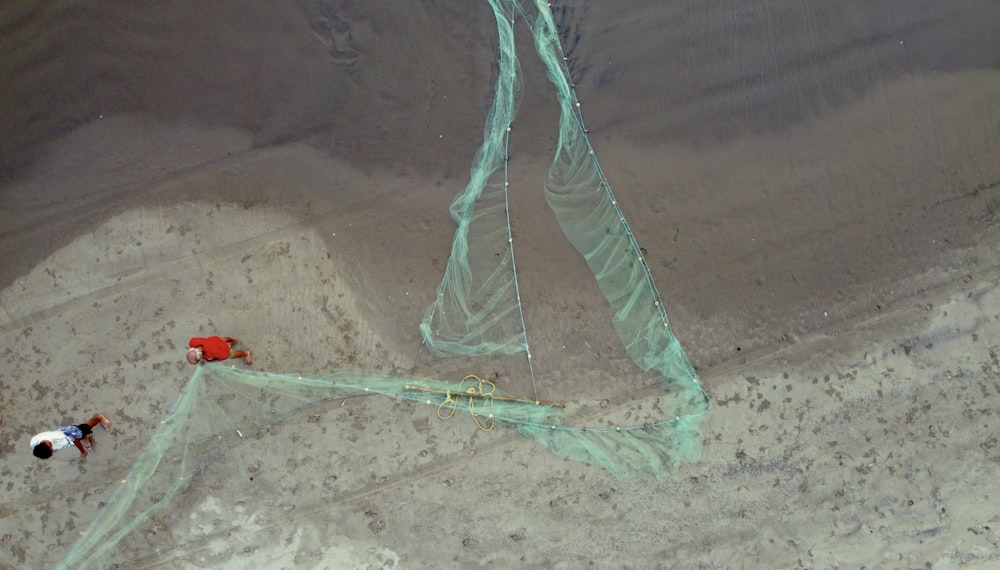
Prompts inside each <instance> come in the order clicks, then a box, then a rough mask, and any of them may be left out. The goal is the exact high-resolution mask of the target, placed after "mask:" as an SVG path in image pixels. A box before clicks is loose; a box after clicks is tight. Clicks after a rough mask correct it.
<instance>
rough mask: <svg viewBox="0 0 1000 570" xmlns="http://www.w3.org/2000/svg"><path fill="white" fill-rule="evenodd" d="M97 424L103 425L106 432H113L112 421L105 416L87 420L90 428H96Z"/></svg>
mask: <svg viewBox="0 0 1000 570" xmlns="http://www.w3.org/2000/svg"><path fill="white" fill-rule="evenodd" d="M97 424H101V426H102V427H104V431H111V420H109V419H108V418H106V417H104V414H97V415H96V416H94V417H92V418H90V419H89V420H87V425H88V426H90V427H92V428H93V427H96V426H97Z"/></svg>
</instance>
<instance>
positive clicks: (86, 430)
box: [76, 424, 94, 437]
mask: <svg viewBox="0 0 1000 570" xmlns="http://www.w3.org/2000/svg"><path fill="white" fill-rule="evenodd" d="M76 427H78V428H80V431H81V432H83V437H87V436H88V435H90V434H92V433H94V430H92V429H90V426H89V425H87V424H80V425H78V426H76Z"/></svg>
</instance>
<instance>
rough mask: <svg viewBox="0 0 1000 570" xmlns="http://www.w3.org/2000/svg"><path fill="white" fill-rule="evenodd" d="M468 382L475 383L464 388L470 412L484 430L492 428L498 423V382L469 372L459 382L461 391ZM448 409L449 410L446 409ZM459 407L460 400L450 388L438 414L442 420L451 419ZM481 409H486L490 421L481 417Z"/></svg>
mask: <svg viewBox="0 0 1000 570" xmlns="http://www.w3.org/2000/svg"><path fill="white" fill-rule="evenodd" d="M466 382H470V383H472V384H473V385H470V386H469V387H468V388H465V389H464V394H465V397H467V398H468V403H467V404H466V405H467V406H468V407H469V413H471V414H472V421H474V422H476V426H477V427H478V428H479V429H481V430H482V431H490V430H492V429H493V426H494V425H496V421H495V420H494V418H493V392H494V391H495V390H496V389H497V387H496V384H494V383H493V382H490V381H489V380H483V379H482V378H480V377H479V376H476V375H475V374H469V375H468V376H466V377H465V378H462V381H461V382H460V383H459V384H458V391H459V392H463V388H464V387H465V384H466ZM459 397H461V395H460V396H459ZM477 400H480V403H479V405H478V406H477V404H476V401H477ZM446 409H447V410H448V411H445V410H446ZM457 409H458V401H457V400H456V399H455V398H453V397H452V393H451V390H449V391H448V392H447V395H446V397H445V400H444V401H443V402H441V405H439V406H438V409H437V415H438V417H439V418H441V419H442V420H449V419H451V418H453V417H454V416H455V411H456V410H457ZM480 409H485V410H484V411H485V416H486V418H487V420H488V421H484V420H482V419H481V418H482V416H483V415H484V412H483V411H479V410H480Z"/></svg>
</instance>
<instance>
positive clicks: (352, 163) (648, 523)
mask: <svg viewBox="0 0 1000 570" xmlns="http://www.w3.org/2000/svg"><path fill="white" fill-rule="evenodd" d="M31 5H32V3H30V2H24V3H21V4H19V5H17V6H16V7H14V8H10V9H7V10H5V11H6V15H5V16H4V17H3V21H2V23H0V25H2V29H3V31H4V32H5V33H4V34H2V35H0V37H2V38H3V39H0V53H3V54H4V58H3V59H2V61H3V62H4V63H3V64H2V65H4V66H5V67H6V69H5V75H8V76H9V77H11V80H10V81H7V82H5V84H4V86H3V87H0V105H2V108H3V109H5V111H8V110H9V112H6V113H5V114H6V116H7V117H8V120H7V121H5V122H4V124H3V126H2V127H0V129H2V131H0V132H2V136H0V141H2V143H0V144H2V145H3V146H2V149H0V151H2V152H0V154H2V156H3V167H4V173H5V179H4V184H3V186H2V187H0V255H2V256H3V258H4V260H5V264H4V269H3V270H2V271H0V287H2V290H0V303H2V307H3V312H2V313H0V353H2V355H3V365H2V370H0V382H2V390H0V398H2V402H3V413H2V415H3V425H2V426H0V430H2V433H3V438H2V439H0V445H2V446H3V447H2V449H3V452H4V453H5V458H6V461H5V462H4V466H3V468H2V471H0V474H2V478H0V480H2V481H3V482H4V483H5V486H4V489H5V493H4V498H3V503H2V507H0V529H2V532H0V565H2V566H12V567H18V566H27V567H50V566H52V565H54V564H55V563H57V562H58V561H59V560H61V558H62V555H63V554H64V553H65V551H66V550H67V549H68V547H69V545H70V544H72V542H73V540H74V539H75V538H76V536H78V535H79V532H80V531H82V530H83V529H85V528H86V525H87V524H88V523H89V521H90V520H92V519H93V517H94V516H95V514H96V513H97V511H98V510H99V509H100V508H102V502H105V501H107V500H108V498H109V496H110V494H111V492H112V491H113V489H114V486H115V483H116V482H117V481H118V480H119V479H120V478H121V477H122V476H123V474H124V473H125V472H126V471H127V470H128V467H129V466H130V465H131V463H132V461H133V460H134V458H135V456H136V455H137V454H138V452H139V451H140V450H141V449H142V446H143V445H144V443H145V441H147V440H148V438H149V437H150V435H151V433H152V432H153V430H154V429H155V426H156V425H157V423H158V422H159V420H160V419H161V418H162V416H163V414H165V413H166V411H167V410H169V408H170V406H171V404H172V403H173V401H174V400H175V399H176V397H177V394H178V392H179V390H180V388H181V387H183V385H184V384H185V383H186V381H187V379H188V378H189V376H190V373H191V368H190V367H189V366H188V365H187V364H186V363H185V362H184V359H183V349H184V346H185V345H186V342H187V339H188V338H190V337H191V336H196V335H203V334H207V333H213V332H217V333H219V334H228V335H232V336H238V337H240V338H241V339H243V341H244V343H245V344H247V345H248V346H250V348H252V349H254V354H255V363H254V368H257V369H262V370H273V371H281V372H289V373H306V374H307V373H309V372H310V371H322V370H330V369H335V368H339V367H347V366H352V367H363V368H375V367H379V366H381V367H384V368H388V369H397V370H401V371H405V370H410V369H412V367H413V366H414V355H415V354H416V352H417V349H418V347H419V335H418V331H417V324H418V323H419V321H420V319H421V317H422V316H423V312H424V310H425V309H426V307H427V305H428V304H429V303H430V301H431V300H432V298H433V295H434V292H435V290H436V287H437V284H438V282H439V280H440V277H441V273H440V266H441V262H442V261H444V260H445V259H446V258H447V255H448V252H449V248H450V240H451V237H452V233H453V230H454V225H453V222H452V221H451V219H450V217H449V216H448V205H449V202H450V200H451V198H452V197H453V196H454V195H455V194H456V193H457V192H458V191H459V190H461V188H462V187H463V186H464V184H465V183H466V181H467V180H466V178H467V172H468V167H469V164H470V161H471V158H472V155H473V153H474V152H475V150H476V146H477V145H478V143H479V141H480V138H481V136H482V121H483V115H484V113H485V110H486V109H487V107H488V105H489V102H490V92H491V90H492V87H493V80H494V79H495V77H494V75H495V73H496V71H495V70H496V65H495V61H494V58H495V54H494V52H493V44H494V42H495V37H494V35H493V34H494V33H495V32H494V31H493V30H494V27H495V24H494V23H493V21H492V14H491V13H490V12H489V10H488V7H487V6H486V5H485V4H483V5H479V4H476V3H465V4H462V5H461V6H451V7H443V6H421V7H408V8H406V9H405V10H403V9H399V8H398V7H397V9H394V10H382V9H377V8H373V7H370V6H367V5H354V4H352V3H348V2H345V3H341V4H339V5H337V6H332V7H325V8H324V7H323V5H321V4H320V3H311V2H305V1H303V2H300V3H298V4H296V5H292V4H285V5H281V7H272V8H257V9H255V10H252V11H251V10H247V9H246V8H245V7H244V6H242V5H237V4H235V3H232V4H231V5H229V4H226V3H214V4H212V6H211V7H209V8H206V7H202V6H201V5H199V4H195V3H192V4H190V5H188V6H184V7H175V8H171V9H169V10H168V9H166V8H160V9H157V10H155V11H150V10H147V11H140V10H129V9H125V8H124V7H123V6H124V5H123V6H117V5H115V4H109V3H105V4H102V7H101V8H65V9H59V8H53V7H51V6H48V5H43V6H45V7H43V8H31ZM556 8H557V11H556V13H557V15H558V16H559V18H558V21H559V22H560V24H561V25H562V26H564V28H565V30H566V35H565V47H566V49H567V52H568V54H569V55H570V57H571V60H572V65H573V67H574V71H575V73H576V74H577V78H578V85H579V92H580V94H581V100H582V101H583V104H584V109H585V114H586V117H587V119H588V122H589V125H590V128H591V132H592V140H593V143H594V147H595V149H596V151H597V153H598V156H599V158H600V160H601V164H602V166H603V168H604V170H605V172H606V174H607V175H608V177H609V178H610V180H611V182H612V184H613V185H614V186H615V191H616V194H617V196H618V198H619V201H620V202H621V204H622V207H623V209H624V211H625V214H626V216H628V218H629V221H630V223H631V225H632V227H633V229H634V230H635V233H636V235H637V236H638V239H639V243H640V244H641V245H643V247H644V248H645V249H646V250H647V251H648V257H649V259H650V260H651V262H652V269H653V271H654V277H655V278H656V280H657V283H658V285H659V287H660V290H661V292H663V293H664V294H665V297H666V301H667V309H668V312H669V314H670V316H671V322H672V324H673V326H674V328H675V330H676V331H677V334H678V336H679V338H680V340H681V342H682V343H683V344H684V346H685V348H686V349H687V351H688V354H689V356H690V357H691V360H692V362H693V363H694V364H695V366H696V367H697V369H698V370H699V372H700V374H701V377H702V382H703V384H704V385H705V387H706V389H707V390H708V392H709V393H710V395H712V397H713V399H714V403H713V410H712V414H711V415H710V416H709V418H708V419H707V420H706V421H705V422H704V423H703V444H704V453H703V458H702V461H701V462H700V463H698V464H697V465H694V466H689V467H686V468H684V469H682V470H681V471H680V472H679V473H677V474H676V475H674V476H672V477H669V478H666V479H663V480H640V481H627V482H623V481H619V480H616V479H614V478H613V477H611V476H610V475H609V474H608V473H607V472H605V471H604V470H602V469H601V468H599V467H597V466H592V465H585V464H578V463H571V462H565V461H563V460H561V459H558V458H556V457H554V456H552V455H550V454H548V453H547V452H546V451H545V450H544V449H542V448H541V447H540V446H538V445H537V444H535V443H534V442H532V441H530V440H527V439H524V438H521V437H520V436H518V435H516V434H515V433H513V432H512V431H509V430H499V431H496V432H480V431H479V430H477V429H476V427H475V425H474V424H473V423H472V422H471V420H469V419H468V418H466V419H464V420H463V419H460V418H455V419H453V420H451V421H448V422H442V421H440V420H438V419H437V417H436V415H435V414H434V413H433V410H427V409H424V408H421V407H419V406H399V405H397V404H396V403H394V402H392V401H381V400H378V399H376V398H364V399H354V400H349V401H347V402H345V403H344V406H343V407H340V406H339V405H331V406H328V407H320V408H317V409H313V410H311V411H310V412H308V413H305V414H303V415H302V416H301V417H296V418H293V419H291V420H290V421H288V422H286V423H285V424H282V425H281V426H280V427H279V428H278V429H275V430H272V431H271V432H269V433H267V434H266V435H265V436H264V437H263V438H262V439H261V440H258V441H257V442H256V444H255V445H246V446H244V447H242V448H240V449H238V450H236V451H234V452H232V453H230V454H228V455H227V456H225V457H223V458H220V459H219V461H218V462H217V463H216V464H214V465H213V466H212V467H211V468H209V469H208V470H206V471H205V472H203V473H202V474H201V475H199V479H200V480H199V481H198V483H197V484H196V485H193V486H192V487H191V488H190V490H189V491H187V492H186V493H185V496H184V500H183V504H178V505H177V506H175V507H170V509H169V510H168V512H166V513H165V514H163V515H162V516H161V517H160V518H158V519H157V520H156V521H154V522H151V523H150V524H149V525H148V528H147V527H144V532H143V533H142V536H140V537H138V538H137V539H136V540H137V541H138V542H135V543H130V544H132V545H133V547H135V546H134V545H136V544H140V545H142V547H141V548H139V547H135V548H136V550H134V551H127V552H128V554H127V556H128V557H130V558H131V561H132V562H134V566H137V567H153V566H159V565H165V564H173V565H180V566H182V567H213V568H218V567H231V568H240V567H245V566H247V565H249V564H254V565H257V566H260V567H287V568H292V567H295V568H299V567H305V568H325V567H330V568H338V567H366V566H367V567H376V568H377V567H393V566H394V567H402V568H414V567H415V568H421V567H469V566H477V565H485V564H493V565H497V566H500V567H512V566H527V567H565V568H577V567H586V566H588V565H590V564H593V566H595V567H632V568H646V567H692V566H698V565H700V566H704V567H710V568H729V567H732V568H739V567H773V568H792V567H806V568H838V567H839V568H847V567H861V566H867V567H887V568H911V567H918V566H920V567H923V566H925V565H927V564H930V567H934V568H958V567H983V568H986V567H989V566H990V564H995V563H997V559H998V556H1000V555H998V554H997V553H998V552H1000V532H998V530H997V529H998V527H1000V522H998V521H997V516H998V515H997V513H996V509H994V508H993V507H992V506H991V505H992V499H993V498H994V497H995V496H996V495H997V492H998V491H1000V488H998V484H997V483H996V481H998V480H1000V479H998V477H997V476H998V468H997V465H998V461H997V458H998V451H997V447H996V433H997V423H996V420H995V409H996V408H997V407H998V404H1000V362H998V361H997V354H998V353H1000V344H998V341H997V340H996V339H1000V330H998V328H1000V321H998V317H1000V289H998V286H1000V272H998V271H997V268H998V267H1000V258H998V256H1000V251H998V247H997V244H998V239H997V238H998V235H997V232H998V226H997V224H996V220H995V218H994V213H995V210H996V209H997V208H998V207H1000V163H998V162H997V161H996V159H995V157H996V156H1000V107H998V106H997V105H996V103H995V102H996V101H997V100H1000V70H998V67H997V66H998V62H997V61H996V60H995V57H994V58H993V59H991V58H990V54H995V53H997V47H998V46H997V43H998V40H997V39H996V38H995V37H994V36H995V34H993V33H992V32H991V30H995V29H996V27H997V25H998V24H1000V10H998V8H997V7H995V6H994V5H993V4H992V3H988V2H964V3H962V4H961V7H960V8H961V9H959V8H957V7H952V8H948V9H945V8H941V7H939V6H938V5H937V3H933V2H920V3H917V4H914V3H912V2H909V3H902V2H888V3H882V4H880V7H877V8H872V7H868V6H866V5H865V4H863V3H850V2H840V3H834V4H830V5H828V6H826V7H824V8H815V7H802V6H799V5H798V4H797V3H791V2H756V3H750V4H747V3H738V4H737V3H732V4H730V3H719V4H715V5H712V6H708V5H702V4H700V3H691V4H680V5H677V6H665V5H660V4H658V3H652V2H629V3H628V5H627V6H617V7H615V8H614V9H612V8H610V7H605V6H604V5H602V4H595V3H581V4H577V5H574V6H572V7H566V6H560V5H557V6H556ZM521 33H522V34H523V40H524V45H525V46H526V49H524V50H522V54H521V57H522V62H523V65H524V73H525V93H524V98H523V100H522V104H521V112H520V114H519V116H518V117H519V121H518V123H517V124H516V128H515V130H514V132H513V136H512V152H511V165H512V173H513V180H514V181H515V182H516V186H517V188H516V192H514V194H513V195H512V206H511V210H512V213H513V214H514V224H515V227H514V230H515V231H516V232H519V236H520V237H519V239H518V243H519V244H520V245H519V247H518V249H517V255H518V267H519V269H520V270H521V280H522V284H523V288H524V292H523V297H524V299H525V310H526V319H527V324H528V330H529V334H530V335H531V338H532V341H533V353H534V355H535V357H536V359H537V360H536V361H535V364H536V366H537V370H538V373H539V382H540V389H541V391H542V393H543V395H544V396H545V397H548V398H551V399H566V400H570V401H574V402H583V403H587V402H591V403H592V402H600V401H602V400H604V399H607V400H608V402H609V404H610V408H611V410H609V413H613V412H614V411H615V410H631V409H634V408H641V407H642V406H648V405H649V402H650V400H651V399H653V398H655V394H652V393H651V392H650V391H649V390H646V389H645V388H644V385H643V383H642V382H641V381H640V380H636V379H635V377H634V376H633V372H634V371H633V370H632V368H631V364H630V363H629V361H628V360H627V357H626V355H625V353H624V350H623V349H622V348H621V346H620V342H619V341H618V340H617V338H616V337H615V336H614V333H613V330H612V328H611V326H610V323H609V318H610V311H609V310H608V308H607V307H606V303H605V302H604V301H603V299H602V297H601V296H600V293H599V291H598V289H597V287H596V285H595V284H594V282H593V278H592V277H591V276H590V274H589V271H588V270H587V268H586V265H585V264H584V263H583V261H582V260H581V259H579V257H578V256H577V254H576V253H575V252H574V250H573V249H572V247H571V246H570V245H569V244H568V243H566V242H565V239H563V238H561V234H560V233H559V231H558V228H557V227H555V222H554V219H553V218H552V216H551V214H550V213H549V212H548V211H547V209H546V207H545V206H544V199H543V197H542V195H541V183H542V174H543V172H544V168H545V165H546V163H547V160H548V158H549V153H550V152H551V150H552V147H553V145H554V141H553V137H554V135H555V131H554V128H555V120H556V112H557V111H556V108H555V105H554V102H553V100H552V95H551V89H550V88H549V85H548V84H547V80H546V79H545V77H544V74H543V73H542V70H541V69H540V68H539V65H538V64H537V62H536V61H535V59H534V58H533V57H532V53H531V50H530V44H529V43H528V42H527V39H528V38H527V35H526V34H527V30H526V28H524V27H523V26H522V27H521ZM482 366H483V367H484V368H483V369H482V370H465V369H459V367H458V366H454V368H455V369H454V374H456V375H457V378H454V379H455V380H457V379H460V377H461V375H464V373H483V374H487V375H488V374H492V373H494V372H496V373H500V374H501V375H507V376H509V377H512V379H511V383H512V384H516V380H515V379H513V377H514V376H517V375H518V374H519V373H520V372H521V371H519V370H518V369H517V368H513V369H500V370H496V369H495V367H496V366H498V364H497V363H495V362H490V363H487V364H483V365H482ZM445 368H447V366H445ZM636 376H637V375H636ZM609 378H613V379H616V381H615V382H609V381H608V379H609ZM97 411H102V412H104V413H106V414H107V415H108V416H109V417H111V418H112V419H113V420H115V422H116V424H115V430H114V432H112V433H111V434H105V433H103V432H102V431H98V433H97V434H96V436H95V437H96V439H97V445H96V449H95V451H94V455H93V456H91V457H90V458H88V459H87V460H86V461H85V462H82V463H81V462H80V461H79V459H78V456H77V454H75V453H74V452H73V451H72V450H66V451H62V452H60V453H58V454H57V455H56V456H55V457H54V458H53V459H52V460H49V461H46V462H41V461H38V460H37V459H35V458H34V457H32V456H31V455H30V450H29V449H28V447H27V445H28V440H29V439H30V437H31V435H33V434H34V433H37V432H39V431H43V430H48V429H52V428H54V427H57V426H59V425H63V424H65V423H70V422H74V423H75V422H79V421H83V420H84V419H86V418H87V417H89V415H90V414H92V413H93V412H97ZM302 442H306V443H307V444H308V445H309V446H310V447H309V452H303V450H302V449H301V448H302V445H300V444H302ZM418 448H419V449H418ZM251 477H253V479H252V480H251ZM143 541H146V542H143Z"/></svg>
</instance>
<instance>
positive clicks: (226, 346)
mask: <svg viewBox="0 0 1000 570" xmlns="http://www.w3.org/2000/svg"><path fill="white" fill-rule="evenodd" d="M238 342H240V339H238V338H230V337H228V336H225V337H217V336H210V337H208V338H198V337H195V338H192V339H191V342H189V343H188V346H190V347H191V348H189V349H188V351H187V360H188V363H190V364H198V363H199V362H201V361H202V360H207V361H209V362H211V361H213V360H226V359H227V358H242V359H244V360H245V361H246V363H247V366H250V365H251V364H253V355H252V354H250V351H249V350H233V345H234V344H236V343H238Z"/></svg>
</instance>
